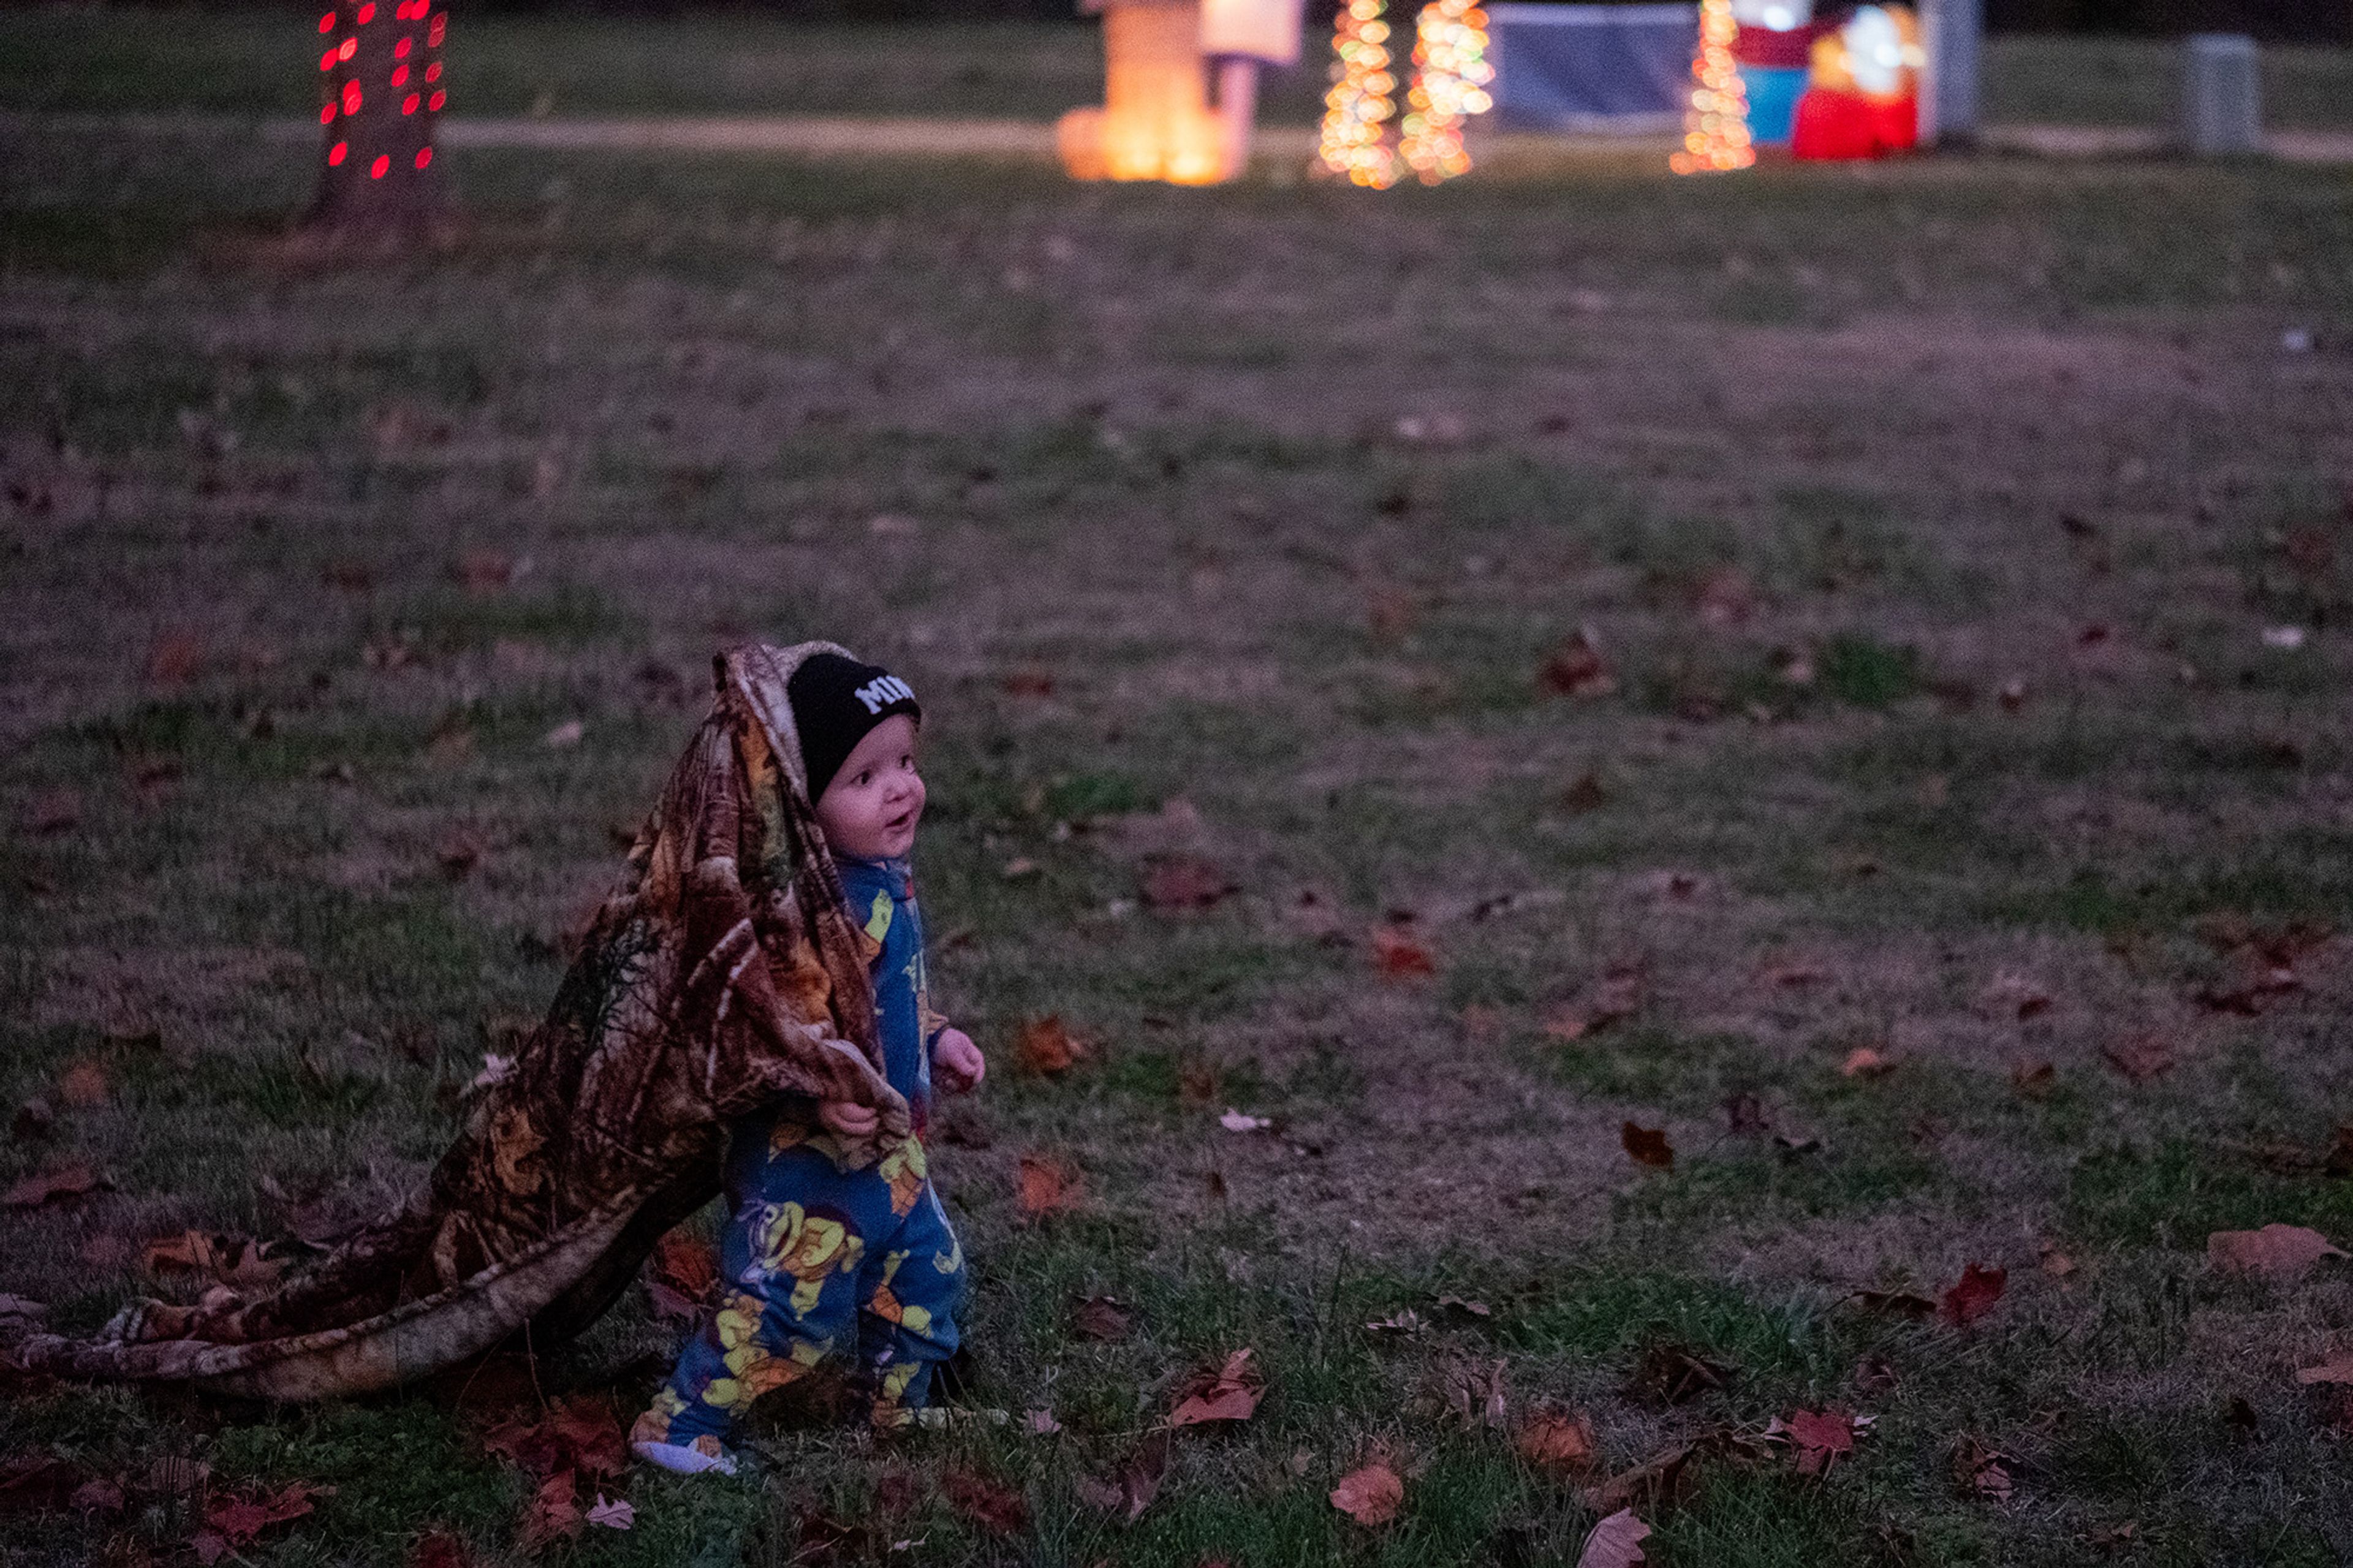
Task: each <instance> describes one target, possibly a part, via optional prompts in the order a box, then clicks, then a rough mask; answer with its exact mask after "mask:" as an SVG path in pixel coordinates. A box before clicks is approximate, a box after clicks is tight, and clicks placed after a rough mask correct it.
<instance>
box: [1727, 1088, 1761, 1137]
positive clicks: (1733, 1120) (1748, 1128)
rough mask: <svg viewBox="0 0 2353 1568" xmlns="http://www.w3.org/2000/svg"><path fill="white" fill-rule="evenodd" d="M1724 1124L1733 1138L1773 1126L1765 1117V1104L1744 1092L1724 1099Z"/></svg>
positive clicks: (1749, 1134)
mask: <svg viewBox="0 0 2353 1568" xmlns="http://www.w3.org/2000/svg"><path fill="white" fill-rule="evenodd" d="M1724 1122H1725V1131H1728V1132H1730V1133H1732V1134H1733V1135H1734V1136H1735V1137H1747V1136H1751V1135H1753V1134H1756V1133H1758V1132H1763V1131H1768V1130H1769V1129H1770V1128H1771V1127H1772V1125H1773V1124H1772V1122H1771V1121H1768V1120H1767V1117H1766V1115H1765V1102H1764V1101H1763V1100H1759V1099H1757V1097H1756V1096H1755V1095H1753V1094H1750V1093H1748V1092H1747V1091H1746V1090H1743V1091H1742V1092H1740V1093H1738V1094H1733V1095H1727V1096H1725V1101H1724Z"/></svg>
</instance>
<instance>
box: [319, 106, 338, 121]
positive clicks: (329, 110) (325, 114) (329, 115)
mask: <svg viewBox="0 0 2353 1568" xmlns="http://www.w3.org/2000/svg"><path fill="white" fill-rule="evenodd" d="M334 122H335V106H334V105H333V104H332V103H322V104H321V105H320V106H319V123H320V124H322V125H332V124H333V123H334Z"/></svg>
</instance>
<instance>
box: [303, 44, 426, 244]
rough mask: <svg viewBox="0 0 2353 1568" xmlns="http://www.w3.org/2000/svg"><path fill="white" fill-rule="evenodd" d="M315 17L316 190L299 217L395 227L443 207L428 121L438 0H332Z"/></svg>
mask: <svg viewBox="0 0 2353 1568" xmlns="http://www.w3.org/2000/svg"><path fill="white" fill-rule="evenodd" d="M333 5H334V9H333V10H332V11H328V12H325V13H324V14H323V15H322V16H320V18H319V34H318V42H319V48H320V51H321V52H320V55H319V77H320V80H321V81H322V83H323V84H324V88H323V90H322V93H321V98H320V104H319V124H320V127H321V135H320V162H319V190H318V195H316V196H315V197H314V198H312V200H311V211H310V214H309V216H308V218H307V220H306V221H307V222H308V223H309V224H311V225H312V226H330V227H335V228H398V227H405V226H414V225H417V224H419V223H421V222H424V221H426V220H427V219H429V218H431V217H432V216H434V215H436V214H438V213H439V212H440V211H441V210H442V185H441V178H440V171H438V169H436V168H434V167H433V127H434V124H435V122H436V121H438V120H439V119H440V116H441V108H442V105H443V104H445V103H447V102H448V92H447V91H446V85H447V84H445V83H444V82H443V80H442V79H441V38H442V35H443V33H444V32H446V31H447V30H448V25H449V13H448V6H447V3H446V0H333Z"/></svg>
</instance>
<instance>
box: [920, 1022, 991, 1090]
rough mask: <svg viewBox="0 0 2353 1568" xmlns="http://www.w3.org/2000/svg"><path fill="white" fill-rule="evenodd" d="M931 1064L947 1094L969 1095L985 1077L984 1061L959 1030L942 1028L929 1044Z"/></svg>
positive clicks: (975, 1047) (985, 1063)
mask: <svg viewBox="0 0 2353 1568" xmlns="http://www.w3.org/2000/svg"><path fill="white" fill-rule="evenodd" d="M932 1067H933V1069H934V1071H936V1072H937V1073H938V1074H939V1075H940V1083H941V1085H942V1086H943V1087H944V1088H945V1089H947V1091H948V1092H949V1093H950V1094H970V1093H971V1092H972V1091H973V1090H974V1089H978V1088H979V1087H980V1080H981V1079H985V1078H987V1076H988V1063H987V1060H986V1059H984V1058H982V1056H981V1054H980V1047H978V1046H976V1045H974V1044H973V1043H972V1037H971V1036H970V1035H967V1034H965V1032H964V1031H963V1030H962V1029H942V1030H941V1031H940V1038H939V1043H938V1044H936V1045H934V1047H932Z"/></svg>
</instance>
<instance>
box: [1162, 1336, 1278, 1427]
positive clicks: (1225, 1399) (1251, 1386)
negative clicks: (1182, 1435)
mask: <svg viewBox="0 0 2353 1568" xmlns="http://www.w3.org/2000/svg"><path fill="white" fill-rule="evenodd" d="M1261 1392H1262V1390H1261V1388H1260V1387H1259V1385H1258V1384H1257V1383H1256V1382H1255V1381H1253V1380H1252V1379H1251V1377H1250V1351H1249V1349H1248V1348H1247V1347H1245V1348H1244V1349H1241V1350H1238V1351H1236V1352H1234V1353H1233V1354H1231V1355H1229V1356H1228V1357H1227V1358H1226V1364H1225V1365H1224V1367H1223V1368H1221V1369H1220V1370H1219V1371H1218V1372H1217V1373H1214V1374H1210V1373H1202V1374H1200V1375H1198V1376H1196V1377H1195V1378H1194V1379H1193V1380H1192V1381H1191V1382H1189V1383H1187V1384H1186V1385H1185V1392H1184V1395H1183V1397H1182V1398H1180V1399H1179V1400H1178V1401H1177V1402H1176V1409H1174V1410H1173V1411H1171V1412H1170V1413H1169V1415H1168V1425H1169V1426H1200V1425H1201V1424H1203V1423H1204V1422H1209V1421H1247V1420H1249V1419H1250V1417H1251V1416H1252V1415H1255V1414H1257V1412H1258V1402H1259V1398H1260V1395H1261Z"/></svg>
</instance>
